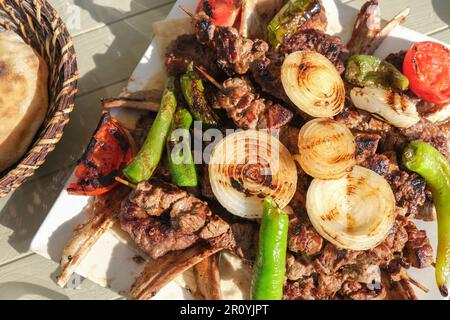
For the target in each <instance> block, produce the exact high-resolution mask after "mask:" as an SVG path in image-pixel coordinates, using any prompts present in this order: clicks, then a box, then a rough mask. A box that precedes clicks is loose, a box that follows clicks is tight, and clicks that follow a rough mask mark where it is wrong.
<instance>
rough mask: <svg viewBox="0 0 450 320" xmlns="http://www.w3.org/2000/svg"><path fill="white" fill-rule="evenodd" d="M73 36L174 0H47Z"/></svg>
mask: <svg viewBox="0 0 450 320" xmlns="http://www.w3.org/2000/svg"><path fill="white" fill-rule="evenodd" d="M49 2H50V4H51V5H52V6H53V7H54V8H55V9H56V10H57V11H58V12H59V14H60V15H61V17H62V19H63V20H64V21H65V23H66V25H67V27H68V29H69V31H70V33H71V35H72V36H73V37H75V36H77V35H79V34H82V33H85V32H88V31H91V30H94V29H99V28H101V27H103V26H106V25H108V24H111V23H114V22H116V21H119V20H124V19H126V18H129V17H132V16H135V15H138V14H140V13H143V12H146V11H150V10H152V9H154V8H157V7H160V6H162V5H166V4H169V3H173V2H174V0H120V1H117V0H49Z"/></svg>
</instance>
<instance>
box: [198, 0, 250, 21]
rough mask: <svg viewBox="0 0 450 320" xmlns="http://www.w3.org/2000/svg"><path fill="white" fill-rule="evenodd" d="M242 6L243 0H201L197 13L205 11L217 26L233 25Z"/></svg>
mask: <svg viewBox="0 0 450 320" xmlns="http://www.w3.org/2000/svg"><path fill="white" fill-rule="evenodd" d="M241 7H242V0H201V1H200V2H199V4H198V6H197V13H199V12H202V11H203V12H205V13H206V14H207V15H208V16H209V17H211V21H212V22H213V23H214V24H215V25H216V26H222V27H232V26H233V25H234V23H235V21H236V19H237V17H238V16H239V13H240V11H241Z"/></svg>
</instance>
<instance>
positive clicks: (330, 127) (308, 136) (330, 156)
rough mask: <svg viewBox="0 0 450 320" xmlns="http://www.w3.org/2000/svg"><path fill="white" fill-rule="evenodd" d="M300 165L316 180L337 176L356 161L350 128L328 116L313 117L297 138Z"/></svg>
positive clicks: (353, 140) (342, 173) (344, 173)
mask: <svg viewBox="0 0 450 320" xmlns="http://www.w3.org/2000/svg"><path fill="white" fill-rule="evenodd" d="M298 148H299V151H300V155H299V156H297V157H296V159H297V160H298V162H299V163H300V166H301V167H302V168H303V170H304V171H305V172H306V173H307V174H309V175H310V176H312V177H314V178H318V179H324V180H329V179H339V178H342V177H343V176H344V175H346V174H347V173H348V172H349V171H351V169H352V167H353V166H354V165H355V164H356V159H355V152H356V143H355V138H354V137H353V134H352V133H351V131H350V130H349V129H348V128H347V127H346V126H345V125H343V124H341V123H338V122H336V121H334V120H331V119H324V118H321V119H314V120H311V121H309V122H308V123H307V124H305V125H304V126H303V127H302V129H301V130H300V134H299V137H298Z"/></svg>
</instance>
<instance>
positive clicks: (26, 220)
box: [0, 82, 126, 265]
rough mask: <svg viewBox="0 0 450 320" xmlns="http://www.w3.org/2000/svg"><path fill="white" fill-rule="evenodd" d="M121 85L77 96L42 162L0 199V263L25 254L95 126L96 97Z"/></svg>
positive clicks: (112, 92) (98, 109)
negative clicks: (54, 145) (63, 127)
mask: <svg viewBox="0 0 450 320" xmlns="http://www.w3.org/2000/svg"><path fill="white" fill-rule="evenodd" d="M125 84H126V82H120V83H117V84H115V85H112V86H109V87H107V88H103V89H101V90H98V91H95V92H93V93H90V94H88V95H86V96H83V97H80V98H78V99H77V104H76V105H77V107H76V108H75V111H74V112H73V114H72V117H71V119H72V121H71V122H70V124H69V125H68V127H67V128H66V130H65V134H64V136H63V139H62V141H61V142H60V143H59V144H58V146H57V148H56V150H55V151H54V152H53V153H51V154H50V155H49V157H48V159H47V161H46V163H45V164H44V165H43V166H42V167H41V168H40V169H39V170H38V171H37V172H36V174H35V175H34V176H33V177H32V178H31V179H30V180H29V181H27V182H26V183H25V184H24V185H22V186H21V187H20V188H19V189H18V190H16V191H14V192H12V193H11V194H10V195H8V197H6V198H4V199H0V253H1V254H0V265H2V264H4V263H6V262H9V261H11V260H14V259H17V258H20V257H22V256H24V255H27V254H28V249H29V246H30V243H31V239H32V237H33V236H34V234H35V233H36V231H37V230H38V228H39V226H40V225H41V223H42V221H43V220H44V219H45V216H46V215H47V213H48V211H49V210H50V209H51V207H52V205H53V203H54V202H55V200H56V198H57V196H58V195H59V193H60V192H61V190H62V188H63V186H64V183H65V182H66V180H67V178H68V176H69V175H70V173H71V172H72V170H73V166H74V164H75V162H76V161H77V160H78V159H79V158H80V156H81V154H82V152H83V151H84V149H85V148H86V145H87V144H88V143H89V140H90V138H91V136H92V132H93V131H94V130H95V127H96V126H97V123H98V120H99V118H100V114H101V107H100V104H99V99H100V98H101V97H105V96H115V95H117V94H119V93H120V91H121V90H122V88H123V87H124V86H125Z"/></svg>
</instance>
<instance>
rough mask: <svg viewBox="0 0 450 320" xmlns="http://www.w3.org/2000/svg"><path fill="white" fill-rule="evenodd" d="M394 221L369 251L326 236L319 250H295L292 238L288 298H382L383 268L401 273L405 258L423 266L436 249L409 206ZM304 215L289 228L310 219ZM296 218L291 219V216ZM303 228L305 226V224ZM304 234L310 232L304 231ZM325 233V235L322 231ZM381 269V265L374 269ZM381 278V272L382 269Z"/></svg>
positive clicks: (288, 268)
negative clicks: (409, 213) (344, 245)
mask: <svg viewBox="0 0 450 320" xmlns="http://www.w3.org/2000/svg"><path fill="white" fill-rule="evenodd" d="M397 213H398V215H397V218H396V221H395V224H394V226H393V227H392V229H391V231H390V232H389V234H388V235H387V237H386V239H385V240H384V241H383V242H382V243H380V244H379V245H378V246H377V247H375V248H373V249H371V250H366V251H352V250H345V249H341V248H338V247H336V246H335V245H333V244H331V243H328V242H325V241H324V240H322V241H324V242H325V244H324V245H323V246H322V245H321V246H320V247H319V246H316V248H317V249H318V251H316V250H315V251H314V252H315V255H314V256H308V254H307V253H305V251H304V250H299V251H297V252H298V253H294V252H292V249H294V250H295V249H296V248H295V247H294V248H292V246H291V243H290V244H289V250H291V251H289V252H288V255H287V261H286V276H287V278H288V281H287V283H286V285H285V288H284V298H285V299H308V300H309V299H314V300H316V299H319V300H322V299H357V300H359V299H383V298H384V297H385V295H386V294H387V292H386V288H385V287H384V286H385V284H383V285H381V286H379V287H377V286H375V287H373V286H370V287H369V286H368V285H367V284H373V281H376V282H380V279H378V280H376V279H375V278H376V276H377V271H378V273H380V272H381V273H387V274H388V275H389V274H392V278H391V280H392V281H403V278H398V279H397V278H396V272H397V271H396V268H393V265H394V264H395V263H398V262H401V265H402V267H403V268H409V266H411V265H413V266H417V267H420V268H424V267H427V266H429V264H430V263H431V260H430V257H431V256H432V249H431V246H429V242H428V239H427V237H426V234H425V233H424V232H423V231H418V230H417V228H416V226H415V225H414V223H413V222H411V221H410V220H409V219H408V218H406V217H405V216H403V215H402V214H403V213H404V210H401V209H400V208H398V210H397ZM304 220H305V219H297V220H295V218H294V220H293V222H294V223H295V224H293V223H291V225H290V232H291V233H292V232H293V231H295V229H297V230H299V227H301V226H302V224H303V226H304V228H303V229H307V226H308V225H309V222H308V221H304ZM291 222H292V221H291ZM300 230H301V229H300ZM303 235H305V236H306V238H309V239H315V237H308V235H311V234H310V233H308V232H304V233H303ZM319 237H320V236H319ZM375 269H376V270H375ZM378 278H379V275H378Z"/></svg>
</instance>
